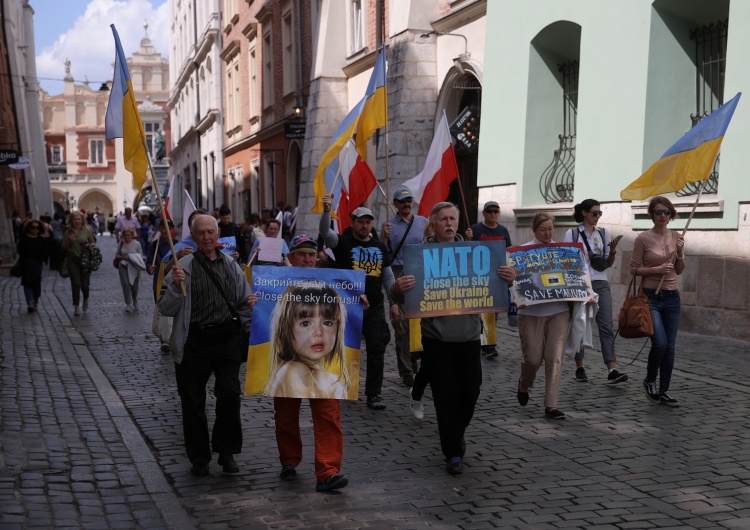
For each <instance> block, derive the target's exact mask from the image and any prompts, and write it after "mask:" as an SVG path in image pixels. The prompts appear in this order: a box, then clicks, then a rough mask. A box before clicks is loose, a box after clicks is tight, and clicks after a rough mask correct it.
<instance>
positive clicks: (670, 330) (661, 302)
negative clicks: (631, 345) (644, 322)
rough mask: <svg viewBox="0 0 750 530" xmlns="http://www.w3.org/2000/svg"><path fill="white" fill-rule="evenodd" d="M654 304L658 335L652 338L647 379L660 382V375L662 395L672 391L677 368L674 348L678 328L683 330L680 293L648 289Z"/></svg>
mask: <svg viewBox="0 0 750 530" xmlns="http://www.w3.org/2000/svg"><path fill="white" fill-rule="evenodd" d="M643 292H644V293H646V296H648V302H649V304H650V305H651V319H652V320H653V322H654V334H653V336H652V337H651V350H650V351H649V352H648V367H647V369H646V380H647V381H649V382H655V381H656V375H657V373H658V374H659V392H660V393H664V392H667V391H669V382H670V380H671V379H672V368H673V367H674V355H675V354H674V347H675V342H676V341H677V329H678V328H679V327H680V292H679V291H677V290H674V291H665V290H664V289H662V290H661V291H659V294H655V293H656V289H644V290H643Z"/></svg>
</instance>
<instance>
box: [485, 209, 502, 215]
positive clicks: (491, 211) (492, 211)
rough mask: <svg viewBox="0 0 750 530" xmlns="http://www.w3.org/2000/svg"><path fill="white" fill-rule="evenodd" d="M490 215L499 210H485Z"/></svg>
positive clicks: (497, 212)
mask: <svg viewBox="0 0 750 530" xmlns="http://www.w3.org/2000/svg"><path fill="white" fill-rule="evenodd" d="M485 212H487V213H488V214H490V215H497V214H499V213H500V210H485Z"/></svg>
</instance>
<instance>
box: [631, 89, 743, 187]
mask: <svg viewBox="0 0 750 530" xmlns="http://www.w3.org/2000/svg"><path fill="white" fill-rule="evenodd" d="M741 95H742V92H738V93H737V95H736V96H734V97H733V98H732V99H731V100H729V101H727V102H726V103H725V104H724V105H722V106H721V107H719V108H718V109H716V110H715V111H714V112H713V113H711V114H710V115H709V116H707V117H706V118H704V119H703V120H701V121H700V122H699V123H698V124H697V125H696V126H695V127H693V128H692V129H690V130H689V131H688V132H686V133H685V135H684V136H683V137H682V138H680V139H679V140H678V141H677V143H675V144H674V145H673V146H672V147H670V148H669V149H668V150H667V152H666V153H664V154H663V155H662V157H661V158H660V159H659V160H657V161H656V162H654V164H653V165H652V166H651V167H650V168H648V170H647V171H646V172H645V173H644V174H643V175H641V176H640V177H638V178H637V179H636V180H635V181H633V182H632V183H631V184H630V185H629V186H628V187H627V188H625V189H624V190H622V191H621V192H620V198H621V199H622V200H624V201H636V200H637V201H642V200H644V199H647V198H648V197H653V196H654V195H661V194H664V193H670V192H674V191H679V190H681V189H682V188H684V187H685V184H687V183H688V182H700V181H702V180H705V179H706V178H708V176H709V174H710V173H711V168H712V167H713V165H714V161H715V160H716V157H717V156H718V154H719V148H720V147H721V141H722V140H723V139H724V133H725V132H726V130H727V127H728V126H729V122H730V121H731V119H732V115H733V114H734V109H735V107H737V102H738V101H739V100H740V96H741Z"/></svg>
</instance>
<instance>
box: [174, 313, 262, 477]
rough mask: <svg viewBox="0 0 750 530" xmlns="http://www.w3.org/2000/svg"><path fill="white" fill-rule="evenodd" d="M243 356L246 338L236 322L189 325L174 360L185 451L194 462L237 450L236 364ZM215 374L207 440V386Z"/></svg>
mask: <svg viewBox="0 0 750 530" xmlns="http://www.w3.org/2000/svg"><path fill="white" fill-rule="evenodd" d="M246 358H247V341H246V340H245V338H244V336H243V334H242V332H241V331H240V330H239V328H238V327H233V328H231V329H230V330H229V331H226V332H224V333H203V332H200V331H198V330H194V329H193V328H191V329H190V332H189V333H188V337H187V341H186V342H185V354H184V356H183V358H182V363H180V364H176V365H175V374H176V376H177V391H178V392H179V394H180V401H181V403H182V430H183V434H184V437H185V450H186V452H187V456H188V459H189V460H190V462H191V463H193V464H208V463H209V462H210V461H211V448H212V449H213V452H215V453H225V452H226V453H232V454H238V453H239V452H240V451H241V450H242V425H241V422H240V380H239V375H240V365H241V364H242V362H243V361H244V360H245V359H246ZM211 374H213V375H214V376H215V378H216V383H215V385H214V395H215V396H216V420H215V421H214V426H213V432H212V435H211V444H210V445H209V438H208V419H207V418H206V385H207V384H208V380H209V378H210V377H211Z"/></svg>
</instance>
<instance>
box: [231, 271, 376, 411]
mask: <svg viewBox="0 0 750 530" xmlns="http://www.w3.org/2000/svg"><path fill="white" fill-rule="evenodd" d="M251 289H252V292H253V293H255V294H256V295H257V296H258V302H256V304H255V306H254V307H253V320H252V326H251V328H250V345H249V348H248V359H247V376H246V378H245V395H258V394H260V395H264V396H275V397H296V398H326V399H357V396H358V394H359V348H360V342H361V337H362V302H361V300H360V296H361V295H362V294H363V293H364V290H365V273H364V271H351V270H339V269H308V268H301V267H273V266H263V265H257V266H255V267H253V276H252V283H251Z"/></svg>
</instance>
